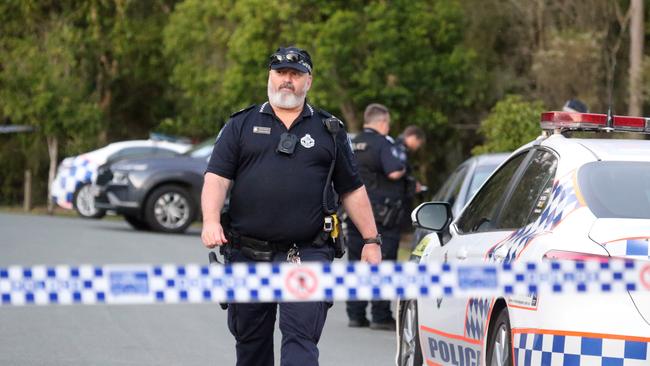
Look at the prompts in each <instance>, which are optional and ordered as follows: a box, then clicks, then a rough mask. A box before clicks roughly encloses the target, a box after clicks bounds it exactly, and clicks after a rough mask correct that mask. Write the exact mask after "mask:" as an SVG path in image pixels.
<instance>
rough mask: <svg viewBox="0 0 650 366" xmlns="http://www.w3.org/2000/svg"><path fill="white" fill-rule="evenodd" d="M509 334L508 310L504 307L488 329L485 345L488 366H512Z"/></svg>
mask: <svg viewBox="0 0 650 366" xmlns="http://www.w3.org/2000/svg"><path fill="white" fill-rule="evenodd" d="M511 334H512V333H511V330H510V317H509V316H508V308H507V307H504V308H503V309H501V310H500V311H499V314H498V315H497V318H496V320H495V321H494V323H492V326H491V328H490V333H489V336H488V337H489V338H488V343H487V347H488V348H487V364H488V365H489V366H512V345H511Z"/></svg>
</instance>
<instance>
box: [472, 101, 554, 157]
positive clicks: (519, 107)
mask: <svg viewBox="0 0 650 366" xmlns="http://www.w3.org/2000/svg"><path fill="white" fill-rule="evenodd" d="M544 110H545V108H544V105H543V103H542V102H541V101H532V102H527V101H525V100H524V99H523V98H522V97H521V96H520V95H508V96H506V97H505V98H504V99H503V100H501V101H499V102H498V103H497V104H496V105H495V106H494V108H492V110H491V111H490V114H489V115H488V117H487V118H486V119H485V120H483V121H482V122H481V127H479V133H481V134H482V135H483V136H484V137H485V143H483V145H479V146H476V147H474V148H473V149H472V154H474V155H478V154H484V153H493V152H505V151H513V150H515V149H517V148H518V147H520V146H521V145H523V144H525V143H527V142H530V141H531V140H534V139H535V138H536V137H537V136H539V134H540V132H541V130H540V127H539V118H540V115H541V113H542V112H543V111H544Z"/></svg>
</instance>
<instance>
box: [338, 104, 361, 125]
mask: <svg viewBox="0 0 650 366" xmlns="http://www.w3.org/2000/svg"><path fill="white" fill-rule="evenodd" d="M341 113H343V122H345V129H346V130H347V131H348V132H359V131H361V123H359V120H358V119H357V116H356V113H354V106H353V105H352V103H351V102H348V101H343V102H341Z"/></svg>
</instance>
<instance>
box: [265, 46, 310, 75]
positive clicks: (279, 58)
mask: <svg viewBox="0 0 650 366" xmlns="http://www.w3.org/2000/svg"><path fill="white" fill-rule="evenodd" d="M283 63H291V64H300V65H302V66H303V67H305V68H306V69H307V72H309V73H311V65H310V64H309V63H310V61H309V59H308V58H306V57H305V56H303V55H301V54H300V53H298V52H293V51H290V52H287V53H279V52H276V53H274V54H272V55H271V57H270V60H269V66H273V65H278V64H283Z"/></svg>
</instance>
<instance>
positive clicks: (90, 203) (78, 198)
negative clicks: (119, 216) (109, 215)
mask: <svg viewBox="0 0 650 366" xmlns="http://www.w3.org/2000/svg"><path fill="white" fill-rule="evenodd" d="M73 202H74V209H75V211H77V213H78V214H79V216H81V217H83V218H86V219H101V218H102V217H104V216H106V210H102V209H98V208H96V207H95V196H94V195H93V192H92V185H91V184H90V183H86V184H83V185H82V186H80V187H79V188H78V189H77V191H76V192H75V193H74V199H73Z"/></svg>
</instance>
